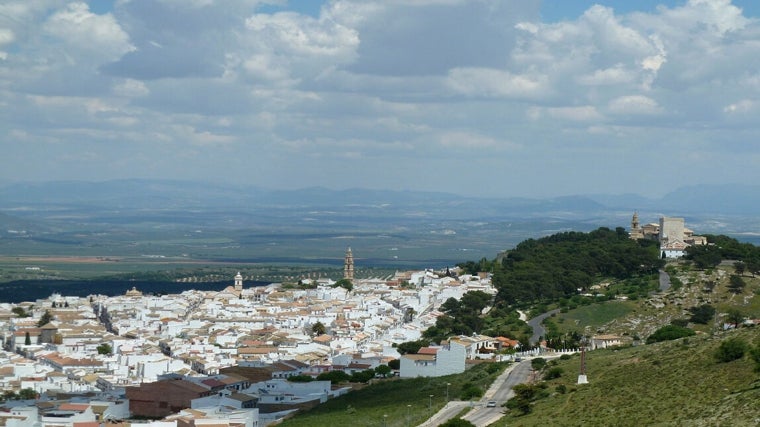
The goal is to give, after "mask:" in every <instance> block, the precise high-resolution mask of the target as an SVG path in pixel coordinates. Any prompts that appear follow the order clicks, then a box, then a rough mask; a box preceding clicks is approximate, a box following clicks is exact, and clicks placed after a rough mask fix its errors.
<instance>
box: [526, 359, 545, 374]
mask: <svg viewBox="0 0 760 427" xmlns="http://www.w3.org/2000/svg"><path fill="white" fill-rule="evenodd" d="M544 366H546V359H544V358H543V357H536V358H535V359H533V360H531V361H530V367H531V368H533V369H535V370H536V371H540V370H541V369H543V368H544Z"/></svg>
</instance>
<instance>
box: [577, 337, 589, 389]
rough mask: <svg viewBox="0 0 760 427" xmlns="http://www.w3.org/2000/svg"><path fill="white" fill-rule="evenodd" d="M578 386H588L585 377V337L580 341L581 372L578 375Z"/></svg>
mask: <svg viewBox="0 0 760 427" xmlns="http://www.w3.org/2000/svg"><path fill="white" fill-rule="evenodd" d="M578 384H588V378H587V377H586V337H585V336H584V337H583V338H582V339H581V372H580V373H579V374H578Z"/></svg>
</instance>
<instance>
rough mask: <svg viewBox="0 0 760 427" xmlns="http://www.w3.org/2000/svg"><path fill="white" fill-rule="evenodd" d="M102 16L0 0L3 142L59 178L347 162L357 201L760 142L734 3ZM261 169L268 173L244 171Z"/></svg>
mask: <svg viewBox="0 0 760 427" xmlns="http://www.w3.org/2000/svg"><path fill="white" fill-rule="evenodd" d="M88 4H90V5H93V7H90V6H88ZM95 4H96V3H94V2H93V1H91V2H90V3H88V2H85V1H69V2H62V1H59V0H49V1H48V0H38V1H33V2H30V1H26V0H17V1H14V0H7V1H3V2H1V3H0V106H2V109H3V111H4V113H6V114H4V115H0V135H3V136H5V137H6V138H8V139H9V140H11V139H12V140H14V141H24V142H27V141H31V142H33V143H34V144H26V143H25V144H16V145H17V146H19V147H20V146H32V145H34V147H36V148H35V150H36V151H35V155H36V156H41V157H45V156H47V157H48V162H47V164H46V166H48V168H46V170H49V171H51V172H50V173H51V175H50V176H51V178H53V179H55V178H57V177H59V176H69V177H71V176H72V175H71V174H74V173H82V174H84V173H85V171H88V170H89V171H93V173H94V172H95V171H97V172H98V173H104V174H105V173H107V172H110V171H107V170H105V169H103V168H102V166H96V165H93V166H92V168H90V169H88V168H87V167H77V168H68V169H69V170H71V169H73V170H72V171H67V170H64V169H63V168H61V167H56V166H55V158H54V157H53V156H54V155H55V156H60V155H61V154H62V152H64V151H65V150H64V149H63V147H65V148H67V149H69V150H71V151H74V152H76V151H78V150H81V152H83V153H84V152H87V153H95V154H97V156H98V158H99V160H100V162H107V161H109V160H110V161H112V162H113V164H114V165H115V166H114V167H113V169H114V171H113V173H114V174H121V175H129V174H140V173H142V172H144V173H146V174H149V175H151V176H155V174H158V173H165V174H167V175H171V174H172V173H177V174H182V173H186V172H185V171H186V169H182V170H180V169H178V168H177V167H176V166H175V165H174V163H176V162H175V161H174V158H173V157H172V156H173V155H175V153H180V154H179V155H180V156H182V158H183V160H185V161H187V162H188V163H187V164H188V165H192V166H197V167H196V168H195V169H196V170H198V171H203V173H209V174H210V175H215V176H221V175H225V173H224V172H226V171H228V169H229V167H230V165H231V164H236V165H238V167H239V168H240V169H241V170H243V171H245V172H242V173H241V175H240V176H238V177H236V178H237V179H240V180H246V182H247V180H254V179H259V178H258V177H259V176H261V175H267V176H271V177H272V179H273V180H275V179H276V180H278V181H277V182H280V180H281V181H282V183H283V185H290V186H297V185H298V179H299V176H307V175H300V172H297V171H296V172H292V169H293V168H292V167H290V165H298V167H297V169H303V170H309V169H310V168H312V169H313V165H314V161H315V160H316V159H318V160H319V162H320V168H323V169H324V170H342V169H341V167H340V166H341V165H344V163H340V162H338V159H340V160H345V159H346V158H350V159H351V162H350V163H351V168H353V169H351V170H352V171H353V172H356V173H357V174H358V175H360V176H361V180H362V181H360V182H357V183H356V184H357V185H362V184H363V183H366V184H368V185H370V186H373V187H382V186H383V183H384V182H390V181H388V179H389V178H388V176H387V175H388V174H387V168H386V167H383V165H382V164H381V163H383V162H386V163H389V164H393V165H394V167H395V168H397V170H398V171H409V170H414V169H415V165H417V164H418V162H419V159H424V158H427V157H434V158H435V159H437V160H439V161H444V162H448V163H446V164H447V165H448V166H454V165H455V164H456V163H457V162H458V161H461V160H460V159H462V158H463V156H462V155H463V153H467V156H466V157H465V158H467V159H469V160H473V159H479V160H481V161H483V162H490V163H489V164H491V165H492V166H493V167H492V169H493V170H491V169H488V168H485V167H479V168H472V169H474V170H473V171H472V172H468V174H467V175H463V176H461V177H453V176H451V177H449V176H442V177H440V178H441V180H442V185H446V184H449V186H451V185H452V184H455V183H454V180H457V179H459V180H462V181H467V180H469V183H472V182H476V181H478V180H483V179H502V180H509V179H516V178H523V177H524V175H525V174H530V173H531V171H544V170H545V164H546V162H547V161H551V162H552V165H553V167H554V168H555V169H556V170H559V171H563V170H564V171H566V172H572V171H573V170H574V168H577V167H579V166H578V165H579V164H580V163H582V162H587V163H588V164H593V163H594V161H597V160H598V161H603V160H607V159H608V158H609V157H610V156H614V155H616V153H617V152H615V151H614V150H616V149H618V148H617V147H620V146H624V145H626V144H619V143H618V142H619V141H625V142H630V144H627V146H637V147H639V146H640V147H643V148H652V147H654V146H657V145H658V144H660V143H661V142H662V140H663V138H666V137H667V138H673V139H676V140H679V141H687V142H683V144H689V143H692V144H693V141H695V140H697V138H693V137H692V136H693V135H690V134H689V133H688V132H689V129H692V128H695V127H696V126H694V123H699V126H698V127H699V128H700V129H702V130H703V132H702V133H701V134H700V135H699V139H698V140H699V141H700V150H701V153H702V157H704V158H709V154H710V153H712V152H722V153H724V154H722V155H725V151H721V150H722V149H723V148H722V147H721V145H720V143H721V141H725V140H726V139H732V140H736V141H749V140H752V138H750V137H749V136H748V135H750V136H751V135H753V134H754V135H756V133H757V132H758V129H757V124H756V123H754V122H753V120H752V118H753V115H754V114H756V113H757V111H758V104H757V99H760V74H759V73H758V71H757V70H758V66H757V59H756V58H757V54H756V53H757V47H758V46H759V45H760V20H758V18H757V17H748V16H745V15H743V14H742V12H741V10H740V9H739V8H737V7H736V6H735V5H734V4H733V3H732V2H731V1H729V0H689V1H686V2H683V1H671V0H664V1H663V4H664V5H662V6H659V7H658V8H657V9H656V10H654V11H648V12H632V13H619V12H616V11H615V9H613V8H611V7H606V6H603V5H591V6H589V7H588V8H587V9H586V10H585V11H583V12H582V13H579V14H578V16H576V17H570V18H568V19H565V20H563V21H561V22H544V21H542V20H541V13H540V12H541V2H540V1H538V0H495V1H485V0H414V1H408V0H407V1H404V0H388V1H374V0H372V1H369V0H330V1H324V2H323V3H321V7H320V8H319V9H318V10H317V9H314V8H311V9H310V13H303V11H299V10H298V8H297V7H294V6H293V5H294V4H295V2H293V3H291V2H287V1H284V0H271V1H264V0H224V1H222V0H188V1H182V0H152V1H136V0H118V1H116V2H114V3H113V8H112V9H108V10H105V11H104V9H103V8H102V5H100V7H98V8H96V7H94V5H95ZM655 124H656V126H657V128H656V131H655V130H653V129H654V128H653V126H655ZM739 128H741V132H739V131H738V130H736V129H739ZM707 130H714V133H710V132H707ZM663 135H665V136H663ZM755 139H756V138H755ZM612 140H614V141H615V143H611V141H612ZM52 143H55V144H58V145H55V147H56V149H49V150H46V149H45V147H46V146H47V145H48V144H52ZM154 145H155V147H158V148H155V147H154ZM591 147H593V149H591ZM59 148H60V149H59ZM658 149H661V150H667V149H668V148H667V147H662V148H658ZM18 150H19V151H17V152H15V153H13V152H9V153H7V154H8V155H6V156H3V158H4V159H6V160H5V162H3V163H0V166H1V167H0V170H2V171H3V172H2V173H1V174H0V179H11V178H13V179H17V178H16V177H19V178H23V177H24V173H26V172H24V171H25V170H26V169H22V168H20V167H18V166H17V165H16V164H15V163H19V162H15V163H14V162H10V161H8V160H7V159H9V158H14V154H15V155H16V156H15V157H17V156H21V155H26V156H28V157H29V158H31V157H33V156H31V154H29V153H30V152H26V151H24V152H22V151H20V150H21V149H20V148H19V149H18ZM547 153H551V154H552V156H550V155H549V154H547ZM556 153H561V156H553V155H554V154H556ZM262 156H263V158H265V159H266V161H263V162H262V163H264V164H263V165H262V170H263V171H265V173H254V172H253V171H249V170H248V169H250V168H247V167H246V165H247V163H246V159H254V158H255V159H260V158H262ZM596 156H602V157H596ZM702 157H700V158H702ZM74 158H78V159H79V160H77V162H79V163H78V164H80V165H83V166H84V165H85V164H86V162H87V159H88V158H91V157H89V156H79V157H77V156H74ZM747 158H748V157H743V158H742V159H747ZM378 159H383V162H381V161H378ZM578 159H582V161H581V160H578ZM695 161H697V160H695ZM286 162H287V163H286ZM286 164H287V165H288V166H287V167H284V166H283V165H286ZM688 166H689V170H698V169H699V165H696V164H692V165H688ZM119 168H121V169H119ZM27 169H28V168H27ZM117 169H119V170H117ZM737 169H740V168H737ZM282 170H289V172H290V173H285V172H283V171H282ZM54 171H55V174H56V175H53V173H54ZM618 172H620V173H621V174H625V173H628V172H626V171H625V170H620V171H618ZM197 173H201V172H197ZM470 173H471V174H470ZM67 174H69V175H67ZM395 175H396V178H395V179H403V177H404V174H403V173H402V172H399V173H396V174H395ZM568 175H574V174H572V173H568ZM629 175H630V177H629V178H630V181H634V182H635V181H636V180H637V179H638V178H637V177H639V176H640V175H641V174H640V171H639V170H636V171H631V172H630V173H629ZM308 176H309V177H311V178H314V179H316V180H318V179H321V178H320V177H319V176H318V174H316V173H315V174H313V175H308ZM579 176H580V175H579ZM103 177H104V178H105V177H107V175H103ZM398 177H401V178H398ZM35 178H37V177H35ZM79 178H86V176H79ZM533 178H534V181H535V183H536V187H540V186H542V185H545V186H551V185H553V184H552V183H553V182H556V179H554V180H552V179H551V177H549V175H546V176H544V175H540V176H539V175H538V174H537V175H536V176H534V177H533ZM579 179H580V178H579ZM685 179H688V177H686V176H678V177H674V178H673V180H672V182H676V181H677V180H685ZM446 180H448V181H446ZM444 181H445V182H444ZM310 182H311V181H310ZM329 182H333V183H340V182H342V180H341V179H338V178H335V177H333V178H329V179H328V178H325V181H324V182H323V183H325V184H327V183H329ZM393 182H394V183H395V182H397V181H393ZM578 182H579V183H581V182H580V181H578ZM669 182H671V181H669ZM456 184H457V186H458V187H459V188H468V184H467V183H456ZM567 185H568V186H571V185H572V184H571V183H570V182H568V183H567ZM594 185H596V184H594ZM610 185H612V184H610ZM530 190H531V189H530V188H528V187H526V188H525V189H524V191H530ZM630 190H631V191H632V190H634V189H630Z"/></svg>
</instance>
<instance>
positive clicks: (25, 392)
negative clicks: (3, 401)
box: [18, 388, 37, 400]
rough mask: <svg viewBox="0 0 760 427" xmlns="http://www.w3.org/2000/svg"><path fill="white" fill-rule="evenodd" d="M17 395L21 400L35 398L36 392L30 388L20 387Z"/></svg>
mask: <svg viewBox="0 0 760 427" xmlns="http://www.w3.org/2000/svg"><path fill="white" fill-rule="evenodd" d="M18 397H19V399H21V400H32V399H36V398H37V392H36V391H34V390H33V389H31V388H22V389H21V390H19V392H18Z"/></svg>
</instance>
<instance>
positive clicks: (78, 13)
mask: <svg viewBox="0 0 760 427" xmlns="http://www.w3.org/2000/svg"><path fill="white" fill-rule="evenodd" d="M43 31H44V32H45V33H47V34H49V35H51V36H53V37H56V38H58V39H60V40H61V41H63V42H64V43H65V45H67V46H70V47H71V48H72V49H76V50H80V51H82V52H86V53H87V55H98V56H99V57H101V58H103V59H117V58H119V57H121V56H122V55H123V54H125V53H127V52H129V51H132V50H134V49H135V47H134V46H132V45H131V44H130V42H129V36H128V35H127V33H126V32H124V30H123V29H122V28H121V26H120V25H119V24H118V23H117V22H116V19H115V18H114V17H113V16H112V15H110V14H107V15H96V14H94V13H92V12H90V9H89V7H88V6H87V4H85V3H69V4H68V5H67V6H66V8H64V9H63V10H60V11H58V12H56V13H54V14H53V15H52V16H51V17H50V18H49V19H48V20H47V22H45V24H44V25H43Z"/></svg>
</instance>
